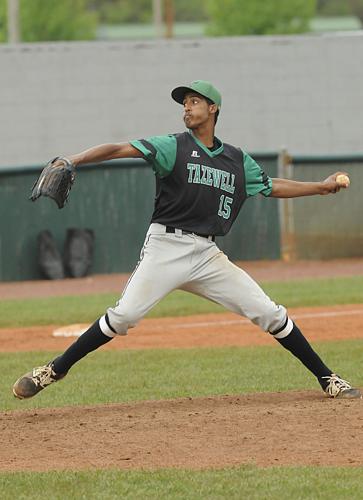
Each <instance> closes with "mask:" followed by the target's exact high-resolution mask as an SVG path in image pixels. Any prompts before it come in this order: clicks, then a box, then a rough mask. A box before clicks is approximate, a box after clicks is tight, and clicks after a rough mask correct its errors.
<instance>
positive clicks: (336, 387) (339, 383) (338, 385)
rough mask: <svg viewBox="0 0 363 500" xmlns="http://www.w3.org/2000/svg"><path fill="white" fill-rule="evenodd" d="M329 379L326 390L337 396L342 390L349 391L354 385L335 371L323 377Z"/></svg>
mask: <svg viewBox="0 0 363 500" xmlns="http://www.w3.org/2000/svg"><path fill="white" fill-rule="evenodd" d="M321 378H323V379H326V380H327V381H328V385H327V387H326V388H325V392H326V393H327V394H329V396H332V397H333V398H335V397H336V396H338V394H339V393H340V392H343V391H347V390H349V389H351V388H352V386H351V385H350V384H349V382H347V381H346V380H343V379H342V378H340V377H339V376H338V375H336V374H335V373H332V374H331V375H329V376H328V377H321Z"/></svg>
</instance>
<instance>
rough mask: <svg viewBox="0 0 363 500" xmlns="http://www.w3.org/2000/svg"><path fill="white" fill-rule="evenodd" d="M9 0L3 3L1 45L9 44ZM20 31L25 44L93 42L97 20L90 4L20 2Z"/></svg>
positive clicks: (75, 1) (83, 0) (0, 4)
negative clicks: (7, 16) (89, 6)
mask: <svg viewBox="0 0 363 500" xmlns="http://www.w3.org/2000/svg"><path fill="white" fill-rule="evenodd" d="M6 7H7V0H0V41H5V40H6V38H7V34H6V10H7V9H6ZM19 8H20V30H21V40H22V41H24V42H38V41H52V40H92V39H94V38H95V36H96V26H97V16H96V14H95V13H93V12H89V11H87V0H20V3H19Z"/></svg>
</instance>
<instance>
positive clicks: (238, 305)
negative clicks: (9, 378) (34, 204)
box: [13, 80, 361, 399]
mask: <svg viewBox="0 0 363 500" xmlns="http://www.w3.org/2000/svg"><path fill="white" fill-rule="evenodd" d="M171 95H172V98H173V99H174V100H175V101H176V102H177V103H179V104H181V105H182V106H183V109H184V114H183V119H184V123H185V126H186V129H187V130H186V131H184V132H181V133H178V134H169V135H162V136H153V137H148V138H146V139H138V140H133V141H131V142H129V143H117V144H101V145H98V146H95V147H92V148H90V149H88V150H86V151H83V152H81V153H79V154H74V155H70V156H69V157H68V158H64V157H58V158H56V159H55V160H53V161H52V162H51V165H50V171H51V172H54V171H53V170H52V169H54V168H58V169H59V170H62V169H60V168H59V167H62V166H63V167H67V168H64V169H63V170H65V171H66V175H67V176H68V179H70V180H69V181H68V183H67V182H66V183H64V182H63V184H65V185H66V189H64V192H65V193H66V195H67V196H68V193H69V188H70V185H71V183H73V181H74V168H75V169H78V168H79V167H80V165H82V164H85V163H96V162H101V161H104V160H111V159H114V158H145V160H147V161H148V162H149V163H150V165H151V167H152V169H153V171H154V173H155V180H156V197H155V206H154V211H153V214H152V217H151V224H150V227H149V229H148V231H147V234H146V237H145V241H144V245H143V247H142V250H141V254H140V260H139V262H138V264H137V266H136V268H135V270H134V272H133V273H132V275H131V277H130V279H129V281H128V283H127V285H126V287H125V289H124V290H123V293H122V296H121V297H120V299H119V301H118V302H117V303H116V304H115V305H114V306H112V307H109V308H108V309H107V311H105V314H104V315H102V316H101V317H100V318H98V319H97V320H96V321H95V323H94V324H93V325H92V326H91V327H90V328H89V329H88V330H87V331H86V332H85V333H84V334H83V335H82V336H81V337H79V338H78V339H77V341H75V342H74V343H73V344H72V345H71V346H70V347H69V348H68V349H67V350H66V351H65V352H64V353H63V354H62V355H60V356H59V357H57V358H56V359H53V360H51V361H49V363H48V364H47V365H45V366H40V367H37V368H34V369H33V370H31V371H30V372H28V373H26V374H25V375H24V376H22V377H21V378H19V380H17V382H16V383H15V385H14V387H13V393H14V395H15V396H16V397H17V398H19V399H24V398H30V397H32V396H34V395H36V394H37V393H38V392H40V391H41V390H42V389H44V388H45V387H47V386H48V385H50V384H52V383H53V382H56V381H58V380H60V379H62V378H63V377H64V376H65V375H66V374H67V373H68V371H69V370H70V368H71V367H72V365H74V364H75V363H76V362H77V361H79V360H80V359H81V358H83V357H84V356H85V355H87V354H88V353H89V352H91V351H94V350H95V349H97V348H98V347H100V346H102V345H103V344H106V343H107V342H110V341H111V340H112V339H113V338H114V337H115V336H116V335H126V334H127V331H128V329H129V328H132V327H134V326H135V325H136V324H137V322H138V321H140V319H142V318H143V317H144V316H145V315H146V314H147V313H148V311H150V309H151V308H152V307H154V306H155V304H157V303H158V302H159V301H160V299H162V298H163V297H165V295H167V294H168V293H169V292H171V291H172V290H175V289H181V290H186V291H188V292H191V293H194V294H197V295H200V296H202V297H206V298H207V299H210V300H212V301H214V302H217V303H219V304H222V305H223V306H224V307H225V308H227V309H228V310H230V311H233V312H235V313H236V314H239V315H241V316H245V317H247V318H249V319H250V320H251V321H252V322H253V323H255V324H256V325H258V326H259V327H260V328H261V329H262V330H264V331H265V332H267V334H269V335H272V336H273V337H274V338H275V339H276V341H277V342H278V343H279V344H281V345H282V346H283V347H284V348H285V349H287V350H288V351H290V352H291V353H292V354H293V355H294V356H296V357H297V358H298V359H299V360H300V361H301V363H303V365H304V366H305V367H306V368H307V369H308V370H310V372H311V373H312V374H313V375H314V376H315V377H316V379H317V381H318V383H319V384H320V386H321V388H322V390H323V391H324V392H325V393H326V395H328V396H329V397H332V398H360V397H361V392H360V390H359V389H356V388H353V387H352V386H351V385H350V384H349V383H348V382H347V381H346V380H344V379H342V378H341V377H340V376H338V375H337V374H336V373H334V371H333V370H332V369H331V368H329V367H328V366H327V365H326V364H325V363H324V361H323V360H322V359H321V358H320V356H319V355H318V354H317V353H316V352H315V351H314V350H313V349H312V347H311V346H310V344H309V343H308V341H307V340H306V339H305V337H304V336H303V334H302V333H301V331H300V330H299V328H298V326H297V325H296V324H295V323H294V321H293V319H292V318H291V317H290V316H289V315H288V313H287V311H286V309H285V307H283V306H282V305H278V304H276V303H275V302H274V301H273V300H271V299H270V298H269V297H268V296H267V295H266V294H265V293H264V291H263V290H262V289H261V288H260V287H259V285H258V284H257V283H255V281H254V280H253V279H252V278H251V277H250V276H249V275H248V274H246V273H245V272H244V271H243V270H242V269H240V268H238V267H237V266H235V265H234V264H233V263H232V262H231V261H230V260H229V259H228V257H227V256H226V255H225V254H224V253H223V252H222V251H221V250H220V249H219V248H218V246H217V245H216V243H215V237H216V236H224V235H225V234H227V233H228V231H229V230H230V228H231V226H232V224H233V222H234V221H235V219H236V217H237V215H238V214H239V212H240V210H241V207H242V206H243V204H244V202H245V201H246V200H247V198H249V197H251V196H256V195H258V194H261V195H263V196H266V197H273V198H295V197H298V196H312V195H328V194H331V193H337V192H338V191H339V190H340V189H341V188H345V187H347V183H346V181H344V182H339V179H340V178H339V177H338V176H345V175H346V174H345V172H337V173H335V174H332V175H330V176H329V177H328V178H327V179H325V180H323V181H321V182H297V181H293V180H287V179H280V178H276V179H275V178H273V179H272V178H270V177H269V176H268V175H266V174H265V173H264V172H263V170H262V169H261V167H260V166H259V165H258V164H257V163H256V162H255V161H254V160H253V159H252V158H251V157H250V156H249V155H248V154H247V153H245V152H244V151H243V150H242V149H240V148H239V147H235V146H232V145H230V144H227V143H225V142H222V141H221V140H220V139H218V138H217V137H216V136H215V126H216V123H217V120H218V117H219V113H220V110H221V104H222V98H221V94H220V93H219V91H218V90H217V89H216V88H215V87H214V86H213V85H212V84H211V83H209V82H207V81H203V80H197V81H194V82H192V83H191V84H190V85H188V86H182V87H177V88H175V89H174V90H173V91H172V93H171ZM70 166H71V167H70ZM70 172H71V174H70ZM58 183H59V181H57V185H58ZM44 184H47V183H46V182H44V181H42V182H41V186H40V187H39V186H36V191H35V194H34V198H35V199H36V198H37V197H38V196H40V195H41V194H43V193H42V191H41V189H42V186H43V185H44ZM60 184H62V182H60ZM45 194H46V195H49V191H48V192H47V193H45ZM56 201H57V203H58V206H63V204H64V198H61V200H59V199H58V200H57V199H56Z"/></svg>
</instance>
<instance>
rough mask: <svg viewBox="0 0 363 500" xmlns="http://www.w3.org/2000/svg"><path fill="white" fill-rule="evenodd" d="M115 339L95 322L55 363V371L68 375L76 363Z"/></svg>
mask: <svg viewBox="0 0 363 500" xmlns="http://www.w3.org/2000/svg"><path fill="white" fill-rule="evenodd" d="M112 338H113V337H108V336H107V335H105V334H104V333H103V332H102V330H101V328H100V325H99V321H98V320H97V321H95V322H94V323H93V325H92V326H90V327H89V328H88V330H87V331H86V332H84V333H83V334H82V335H81V336H80V337H79V338H78V339H77V340H76V341H75V342H74V343H73V344H72V345H71V346H70V347H68V349H67V350H66V351H65V352H64V353H63V354H62V355H61V356H59V357H58V358H56V359H55V360H54V361H53V370H54V371H55V372H56V373H59V374H60V373H66V372H67V371H68V370H69V369H70V368H71V367H72V366H73V365H74V363H77V361H79V360H80V359H82V358H83V357H84V356H86V354H88V353H89V352H92V351H94V350H95V349H97V348H98V347H101V346H102V345H104V344H107V342H109V341H110V340H112Z"/></svg>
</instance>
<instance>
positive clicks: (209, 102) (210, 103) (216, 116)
mask: <svg viewBox="0 0 363 500" xmlns="http://www.w3.org/2000/svg"><path fill="white" fill-rule="evenodd" d="M204 99H205V100H206V101H207V103H208V104H209V106H211V105H212V104H215V102H213V101H211V100H210V99H208V97H204ZM218 116H219V109H217V111H216V113H215V115H214V125H215V124H216V123H217V120H218Z"/></svg>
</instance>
